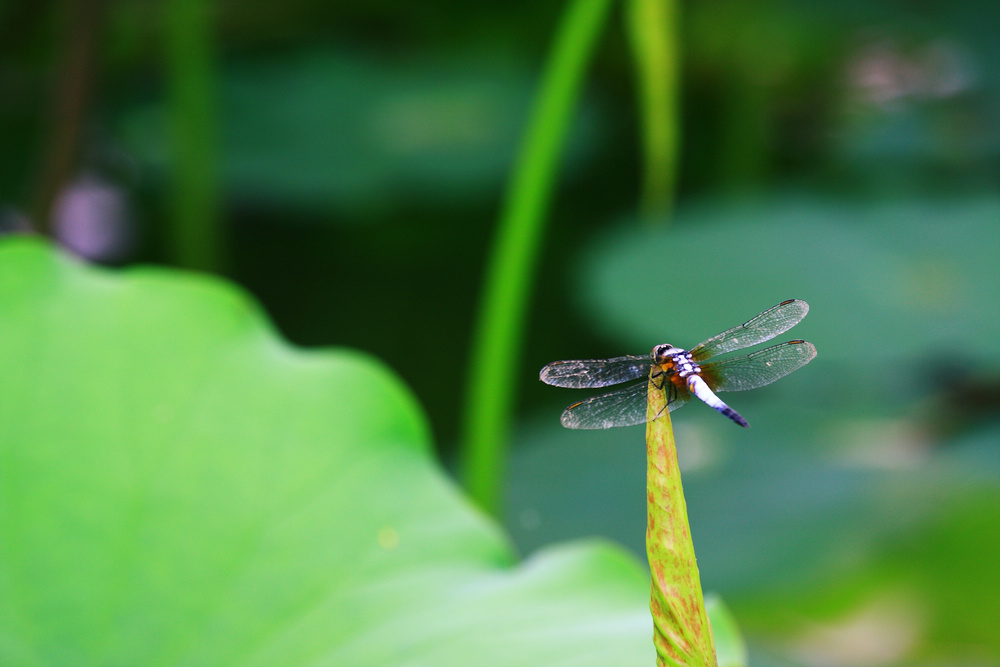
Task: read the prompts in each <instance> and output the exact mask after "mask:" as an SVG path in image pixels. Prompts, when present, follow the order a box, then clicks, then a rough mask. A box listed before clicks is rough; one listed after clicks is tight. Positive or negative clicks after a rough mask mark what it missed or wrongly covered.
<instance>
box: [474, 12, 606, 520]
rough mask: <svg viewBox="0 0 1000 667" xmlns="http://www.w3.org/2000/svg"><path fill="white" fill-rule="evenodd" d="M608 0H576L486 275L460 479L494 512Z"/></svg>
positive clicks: (561, 31)
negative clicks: (568, 152) (535, 292)
mask: <svg viewBox="0 0 1000 667" xmlns="http://www.w3.org/2000/svg"><path fill="white" fill-rule="evenodd" d="M610 6H611V2H610V0H571V2H570V3H569V4H568V5H567V7H566V9H565V11H564V13H563V16H562V19H561V24H560V26H559V28H558V32H557V34H556V38H555V42H554V44H553V46H552V51H551V53H550V54H549V60H548V63H547V64H546V67H545V71H544V73H543V75H542V81H541V85H540V89H539V91H538V95H537V98H536V101H535V106H534V109H533V110H532V113H531V117H530V119H529V122H528V127H527V130H526V132H525V134H524V137H523V139H522V144H521V147H520V150H519V153H518V158H517V162H516V164H515V167H514V171H513V174H512V176H511V180H510V183H509V185H508V189H507V195H506V198H505V201H504V205H503V210H502V213H501V215H500V222H499V226H498V229H497V236H496V239H495V243H494V245H493V251H492V256H491V257H490V262H489V268H488V270H487V274H486V281H485V286H484V289H483V298H482V302H481V303H482V305H481V310H480V312H479V316H478V321H477V323H476V328H475V333H474V338H473V344H472V357H471V361H470V363H469V377H468V380H467V395H466V408H465V415H464V424H463V429H462V441H461V452H460V454H461V456H462V476H463V480H464V483H465V485H466V488H467V489H468V491H469V493H470V494H471V496H472V497H473V498H474V499H475V500H476V501H477V502H478V503H479V504H480V506H482V507H483V508H484V509H486V510H487V511H489V512H492V513H496V512H497V511H498V510H499V506H500V490H501V488H502V487H503V467H504V461H505V460H506V451H505V443H506V438H507V429H508V422H509V421H510V415H511V412H512V407H513V404H514V393H515V391H514V390H515V378H516V377H517V373H518V371H519V364H518V360H519V358H520V350H521V341H522V337H523V334H524V320H525V313H526V311H527V306H528V291H529V289H530V287H531V284H532V281H533V280H534V275H535V267H536V263H537V259H538V250H539V245H540V242H541V238H542V230H543V228H544V223H545V218H546V214H547V212H548V208H549V204H550V202H551V200H552V194H553V191H554V189H555V182H556V173H557V169H556V168H557V165H558V161H559V158H560V156H561V154H562V151H563V147H564V145H565V143H566V136H567V133H568V129H569V125H570V121H571V120H572V117H573V111H574V110H575V108H576V103H577V99H578V98H579V94H580V89H581V87H582V84H583V79H584V72H585V69H586V65H587V63H588V62H589V60H590V55H591V53H592V52H593V50H594V47H595V45H596V43H597V38H598V37H599V36H600V34H601V28H602V26H603V25H604V23H605V17H606V15H607V13H608V9H609V8H610Z"/></svg>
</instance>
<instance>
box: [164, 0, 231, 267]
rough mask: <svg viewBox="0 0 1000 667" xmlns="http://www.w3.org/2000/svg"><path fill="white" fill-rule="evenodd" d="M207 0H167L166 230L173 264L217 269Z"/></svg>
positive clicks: (215, 142)
mask: <svg viewBox="0 0 1000 667" xmlns="http://www.w3.org/2000/svg"><path fill="white" fill-rule="evenodd" d="M214 6H215V5H214V3H212V2H209V1H208V0H167V2H166V3H165V5H164V12H165V16H164V19H165V20H164V30H165V34H164V46H165V49H166V66H167V82H168V93H167V94H168V99H169V105H168V106H169V120H168V122H169V123H170V127H169V136H170V139H171V142H170V143H171V146H172V149H173V154H172V156H171V157H172V170H171V173H172V178H173V183H172V192H171V198H172V201H171V204H170V208H171V210H170V221H169V230H168V234H169V235H170V238H169V239H168V241H169V247H170V252H171V253H172V257H171V259H172V260H173V261H174V262H175V263H176V264H177V265H179V266H183V267H187V268H193V269H201V270H206V271H215V272H219V271H220V270H221V268H222V265H223V257H222V247H223V239H222V225H221V218H220V212H221V210H220V209H221V207H220V192H219V190H220V185H219V134H218V125H219V121H218V113H217V109H216V99H215V96H214V94H213V91H215V90H218V85H217V83H218V77H217V74H216V71H215V61H214V51H213V43H212V9H213V8H214Z"/></svg>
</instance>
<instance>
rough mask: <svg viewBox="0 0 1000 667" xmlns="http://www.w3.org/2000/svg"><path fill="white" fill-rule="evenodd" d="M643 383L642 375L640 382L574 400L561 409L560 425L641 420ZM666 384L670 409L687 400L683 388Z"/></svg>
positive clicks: (628, 423) (605, 424)
mask: <svg viewBox="0 0 1000 667" xmlns="http://www.w3.org/2000/svg"><path fill="white" fill-rule="evenodd" d="M647 387H648V380H645V379H644V380H643V381H642V382H636V383H635V384H631V385H629V386H627V387H623V388H621V389H617V390H615V391H612V392H608V393H607V394H601V395H600V396H592V397H591V398H588V399H586V400H583V401H580V402H579V403H574V404H573V405H571V406H569V407H568V408H566V410H565V411H564V412H563V414H562V419H561V421H562V425H563V426H565V427H566V428H584V429H598V428H614V427H616V426H635V425H636V424H644V423H645V422H646V421H647V420H646V389H647ZM667 387H668V391H669V392H670V393H669V395H668V396H667V403H668V405H669V406H670V411H671V412H673V411H674V410H676V409H677V408H679V407H680V406H682V405H684V404H685V403H687V401H688V399H689V398H690V397H691V396H690V393H689V392H687V390H684V389H678V388H677V387H675V386H674V385H673V384H668V385H667Z"/></svg>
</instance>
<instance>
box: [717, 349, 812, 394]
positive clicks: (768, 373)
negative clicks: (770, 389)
mask: <svg viewBox="0 0 1000 667" xmlns="http://www.w3.org/2000/svg"><path fill="white" fill-rule="evenodd" d="M815 356H816V348H815V346H813V344H812V343H807V342H806V341H804V340H790V341H788V342H787V343H781V344H779V345H772V346H771V347H768V348H765V349H763V350H760V351H759V352H754V353H752V354H748V355H746V356H745V357H735V358H733V359H724V360H722V361H713V362H710V363H707V364H705V365H703V366H702V367H701V376H702V379H704V380H705V382H707V383H708V386H709V387H711V388H712V390H713V391H746V390H747V389H756V388H757V387H763V386H764V385H767V384H771V383H772V382H774V381H775V380H777V379H779V378H783V377H785V376H786V375H788V374H789V373H791V372H793V371H796V370H798V369H800V368H802V367H803V366H805V365H806V364H808V363H809V362H810V361H812V359H813V357H815Z"/></svg>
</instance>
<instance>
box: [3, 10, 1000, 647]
mask: <svg viewBox="0 0 1000 667" xmlns="http://www.w3.org/2000/svg"><path fill="white" fill-rule="evenodd" d="M562 11H563V7H562V6H561V5H559V4H557V3H534V2H478V3H465V2H455V1H446V0H438V1H437V2H429V3H404V2H393V1H391V0H378V1H375V2H369V3H339V2H332V3H331V2H320V1H319V0H285V1H284V2H281V3H271V2H262V1H259V0H245V1H243V2H233V1H230V0H219V1H218V2H214V3H201V2H192V1H188V0H174V1H169V2H163V3H153V2H142V1H140V0H119V1H112V0H65V1H51V2H35V1H29V0H8V1H7V2H5V3H3V4H0V44H2V46H0V147H2V151H0V229H2V230H3V231H4V232H13V231H19V230H24V229H28V228H34V229H36V230H40V231H42V232H43V233H46V234H48V235H50V236H52V237H54V238H56V239H57V240H58V241H59V242H60V243H61V244H62V245H63V246H65V247H66V248H68V249H70V250H71V251H72V252H75V253H77V254H79V255H81V256H83V257H86V258H89V259H91V260H92V261H94V262H98V263H104V264H110V265H114V266H120V265H132V264H137V263H156V264H166V265H176V266H182V267H193V268H197V269H200V270H203V271H208V272H212V273H216V274H218V275H221V276H225V277H227V278H229V279H232V280H234V281H236V282H237V283H239V284H241V285H242V286H244V287H245V288H246V289H247V290H248V291H249V292H250V293H252V294H253V295H254V296H255V297H256V298H257V299H258V300H259V301H260V302H261V303H262V304H263V307H264V309H265V310H266V311H267V312H268V314H269V316H270V317H271V318H272V320H273V322H274V323H275V326H276V327H277V328H278V329H279V330H280V331H281V333H282V334H283V335H284V336H285V337H286V338H287V339H288V340H290V341H291V342H293V343H296V344H299V345H302V346H308V347H312V346H331V345H334V346H347V347H353V348H357V349H360V350H363V351H366V352H368V353H371V354H372V355H375V356H376V357H379V358H381V359H382V360H384V361H385V362H386V363H387V364H388V365H389V366H390V367H392V368H393V369H394V370H395V372H397V373H398V374H399V375H400V376H401V377H402V378H403V379H404V380H405V382H406V383H407V384H409V386H410V387H411V388H412V389H413V391H414V393H415V394H416V396H417V397H418V399H419V401H420V402H421V404H422V406H423V408H424V409H425V410H426V412H427V414H428V415H429V420H430V424H431V428H432V431H433V436H434V441H435V443H436V446H437V452H438V455H439V456H440V457H441V459H442V461H443V462H444V463H445V465H446V466H448V467H450V468H454V467H455V465H456V464H455V461H456V459H457V458H459V457H460V452H459V448H460V446H459V445H458V442H459V441H460V438H461V427H460V424H461V420H462V412H463V410H464V409H465V405H464V404H465V383H466V376H467V374H468V372H469V357H470V354H472V347H471V346H472V339H473V329H474V322H475V320H476V313H477V309H478V308H480V307H481V302H480V294H481V290H482V286H483V280H484V272H485V268H484V267H485V265H486V263H487V261H488V258H489V257H490V253H491V251H492V250H493V247H492V243H493V235H494V233H495V231H496V227H497V220H498V217H499V214H500V209H501V206H502V201H503V196H504V192H505V189H506V187H507V183H508V179H509V178H510V174H511V172H512V169H513V168H514V164H515V163H514V160H515V155H516V154H517V150H518V145H519V143H520V141H521V138H522V136H523V134H524V131H525V125H526V123H527V120H528V117H529V112H530V108H531V105H532V103H533V100H534V99H535V97H536V95H537V91H538V85H539V76H540V72H541V71H542V66H543V63H544V62H545V59H546V57H547V54H548V52H549V50H550V48H551V45H552V41H553V35H554V33H555V30H556V26H557V24H558V22H559V20H560V15H561V12H562ZM623 23H624V20H623V16H622V11H621V9H620V8H618V7H617V6H616V7H615V9H614V10H613V11H612V12H611V14H610V17H609V19H608V21H607V23H606V24H605V25H604V27H603V28H602V33H601V36H600V39H599V41H598V43H597V46H596V49H595V51H594V55H593V59H592V61H591V62H590V63H589V64H588V65H587V70H586V71H587V74H586V83H585V86H584V89H583V92H582V96H581V98H580V101H579V107H578V108H577V109H576V110H575V112H574V113H573V123H572V129H571V131H570V135H569V139H568V143H567V146H566V150H565V151H564V153H563V154H562V156H561V161H560V166H559V173H558V180H557V184H558V185H557V187H556V188H555V190H554V198H553V201H552V205H551V211H550V213H549V215H548V219H547V228H546V229H545V231H544V241H543V245H542V250H541V256H540V259H539V266H538V271H537V275H536V276H535V277H534V280H533V282H532V283H531V287H530V292H529V293H530V305H529V306H528V309H527V311H526V314H525V317H526V330H525V331H524V342H523V345H522V353H521V355H520V358H518V359H516V360H515V362H514V363H516V366H515V371H516V372H515V376H516V377H517V378H518V380H517V387H516V396H517V403H516V405H517V408H516V411H515V414H514V415H513V426H512V430H511V432H510V443H511V450H510V456H509V460H508V467H509V471H508V472H509V476H508V477H507V478H506V482H505V500H504V511H503V515H502V518H503V520H504V522H505V523H506V525H507V527H508V529H509V530H510V531H511V533H512V535H513V537H514V540H515V542H516V544H517V546H518V548H519V550H520V551H521V553H523V554H525V555H528V554H531V553H532V552H534V551H535V550H536V549H538V548H540V547H542V546H544V545H547V544H551V543H554V542H557V541H562V540H566V539H570V538H576V537H582V536H591V535H604V536H609V537H611V538H613V539H615V540H617V541H619V542H621V543H623V544H624V545H626V546H628V547H629V548H631V549H633V550H634V551H635V552H636V553H637V554H638V555H639V556H640V557H641V555H642V553H643V539H644V530H645V518H644V512H645V505H644V497H645V494H644V479H645V477H644V474H645V468H644V448H643V442H642V430H641V429H628V430H618V431H611V432H594V433H589V432H588V433H579V432H567V431H564V430H562V429H561V428H560V427H559V423H558V416H559V413H560V411H561V410H562V408H563V407H565V405H567V404H569V403H571V402H573V401H574V400H578V398H579V394H577V393H574V392H568V391H562V390H557V389H553V388H551V387H546V386H542V385H540V383H539V382H538V381H537V370H538V368H540V367H541V366H542V365H544V364H545V363H547V362H549V361H553V360H555V359H571V358H592V357H610V356H618V355H621V354H644V353H645V352H646V351H647V350H649V349H650V348H651V347H652V346H653V345H654V344H656V343H660V342H670V343H673V344H675V345H678V346H682V347H691V346H693V345H694V344H696V343H697V342H699V341H700V340H702V339H704V338H707V337H708V336H710V335H712V334H715V333H717V332H719V331H721V330H723V329H725V328H728V327H731V326H734V325H736V324H738V323H740V322H742V321H744V320H746V319H748V318H749V317H751V316H753V315H755V314H756V313H758V312H760V311H762V310H764V309H765V308H768V307H770V306H772V305H774V304H776V303H778V302H779V301H781V300H784V299H788V298H800V299H805V300H806V301H808V302H809V303H810V304H811V306H812V311H811V313H810V315H809V317H807V318H806V319H805V320H804V321H803V323H802V324H800V325H799V326H798V327H796V329H795V330H793V331H792V332H790V334H789V335H790V336H791V337H801V338H805V339H807V340H810V341H812V342H813V343H814V344H815V345H816V346H817V348H818V350H819V356H818V358H817V359H816V360H815V361H814V362H813V363H812V364H810V365H809V366H807V367H806V368H805V369H803V370H802V371H800V372H798V373H796V374H795V375H793V376H791V377H789V378H787V379H785V380H783V381H782V382H780V383H778V384H776V385H774V386H773V387H769V388H767V389H762V390H759V391H756V392H753V393H752V394H746V395H739V394H737V395H730V396H728V397H725V398H726V400H727V402H728V403H729V404H730V405H732V406H733V407H734V408H735V409H737V410H738V411H739V412H740V413H741V414H743V415H744V416H745V417H746V418H747V419H748V420H749V421H750V422H751V424H752V425H753V428H751V429H749V430H747V431H742V430H740V429H736V428H734V427H733V425H732V424H731V423H729V422H728V421H727V420H725V419H721V418H720V417H719V416H718V415H717V414H716V413H714V412H713V411H711V410H709V409H707V408H706V407H705V406H702V405H694V404H693V405H692V406H691V407H688V408H686V409H685V410H683V411H682V412H680V413H677V414H676V415H675V419H674V423H675V428H676V431H677V437H678V443H679V449H680V450H681V451H680V455H681V458H682V461H681V464H682V466H683V467H684V469H685V471H686V472H685V478H684V479H685V489H686V492H687V498H688V507H689V512H690V518H691V527H692V532H693V536H694V540H695V548H696V550H697V553H698V555H699V564H700V568H701V575H702V581H703V584H704V587H705V589H706V590H708V591H714V592H717V593H719V594H720V595H721V596H722V597H723V598H724V599H725V600H726V602H727V603H728V604H729V605H730V606H731V607H732V609H733V611H734V613H735V616H736V618H737V621H738V622H739V623H740V625H741V627H742V628H743V631H744V633H745V634H746V636H747V640H748V643H749V646H750V656H751V664H760V665H957V664H962V665H998V664H1000V633H998V632H996V628H997V627H998V626H1000V603H998V599H1000V579H998V574H997V572H998V569H997V566H996V562H997V558H996V555H997V553H1000V530H998V528H1000V476H998V473H1000V449H998V445H1000V345H998V344H997V340H998V336H1000V42H998V41H997V40H996V29H997V26H998V25H1000V7H998V6H997V5H996V3H994V2H989V1H987V0H979V1H967V2H958V3H928V2H924V3H920V2H902V1H897V2H890V1H886V0H881V1H875V2H873V1H870V0H869V1H865V2H861V1H860V0H857V1H856V0H845V1H842V2H837V3H830V2H820V1H817V0H810V1H800V2H794V3H793V2H779V1H776V0H766V1H763V2H737V1H735V0H705V1H703V2H689V3H681V4H680V5H679V6H678V7H677V23H676V26H675V27H676V34H677V40H678V48H679V61H680V63H681V65H680V71H679V77H680V78H679V102H678V103H679V110H680V111H679V127H678V132H679V136H680V151H679V154H678V155H677V163H676V184H675V185H676V190H675V192H674V193H673V199H674V200H675V202H676V204H675V206H674V207H673V208H672V210H670V211H669V212H665V213H664V212H661V213H662V214H661V215H658V216H652V217H650V216H647V215H644V214H641V213H640V211H642V210H643V209H642V204H641V202H642V199H643V194H642V192H643V191H642V183H643V179H644V177H645V176H644V169H643V166H642V165H643V157H642V151H643V140H642V136H641V135H642V132H641V127H642V121H641V120H640V114H639V110H638V109H639V103H638V102H637V73H636V64H635V61H634V59H633V58H632V55H631V52H630V47H629V44H628V37H627V31H626V30H625V29H624V27H623ZM786 338H787V336H786Z"/></svg>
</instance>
